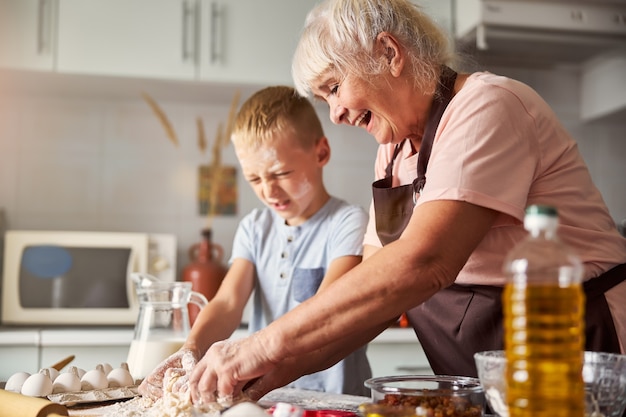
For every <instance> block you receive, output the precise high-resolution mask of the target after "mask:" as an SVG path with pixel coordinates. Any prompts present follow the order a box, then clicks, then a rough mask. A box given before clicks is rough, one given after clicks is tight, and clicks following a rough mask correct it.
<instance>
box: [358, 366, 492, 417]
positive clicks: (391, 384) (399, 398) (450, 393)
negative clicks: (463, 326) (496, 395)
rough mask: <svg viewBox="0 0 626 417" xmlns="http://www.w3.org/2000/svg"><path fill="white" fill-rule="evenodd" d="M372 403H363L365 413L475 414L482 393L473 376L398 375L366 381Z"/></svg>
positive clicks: (383, 416) (380, 416)
mask: <svg viewBox="0 0 626 417" xmlns="http://www.w3.org/2000/svg"><path fill="white" fill-rule="evenodd" d="M365 386H366V387H368V388H370V389H371V392H372V404H363V405H362V406H361V408H360V411H361V413H362V414H363V415H365V416H366V417H412V416H418V417H421V416H428V417H430V416H435V417H438V416H447V417H478V416H481V415H482V413H483V411H484V405H485V396H484V392H483V389H482V387H481V385H480V381H479V380H478V379H476V378H468V377H461V376H448V375H434V376H433V375H400V376H388V377H381V378H372V379H369V380H367V381H365Z"/></svg>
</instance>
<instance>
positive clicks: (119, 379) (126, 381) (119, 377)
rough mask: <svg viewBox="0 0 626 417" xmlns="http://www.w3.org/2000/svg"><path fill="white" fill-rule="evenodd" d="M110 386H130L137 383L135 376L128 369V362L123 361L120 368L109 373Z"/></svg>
mask: <svg viewBox="0 0 626 417" xmlns="http://www.w3.org/2000/svg"><path fill="white" fill-rule="evenodd" d="M107 380H108V381H109V387H128V386H130V385H134V384H135V380H134V379H133V376H132V375H131V374H130V372H129V371H128V364H127V363H126V362H123V363H122V364H121V365H120V367H119V368H115V369H113V370H111V372H109V373H108V375H107Z"/></svg>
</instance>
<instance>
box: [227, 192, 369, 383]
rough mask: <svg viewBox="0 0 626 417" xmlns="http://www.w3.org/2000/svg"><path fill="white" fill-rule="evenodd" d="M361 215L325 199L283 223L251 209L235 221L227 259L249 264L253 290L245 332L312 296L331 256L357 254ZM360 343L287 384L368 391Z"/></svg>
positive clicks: (362, 226)
mask: <svg viewBox="0 0 626 417" xmlns="http://www.w3.org/2000/svg"><path fill="white" fill-rule="evenodd" d="M366 226H367V213H366V212H365V211H364V210H363V209H362V208H360V207H358V206H354V205H349V204H348V203H346V202H345V201H343V200H340V199H337V198H335V197H331V198H330V199H329V200H328V202H326V204H325V205H324V206H323V207H322V208H321V209H320V210H319V211H318V212H317V213H315V214H314V215H313V216H312V217H311V218H310V219H308V220H307V221H306V222H304V223H303V224H301V225H299V226H289V225H287V224H285V220H284V219H283V218H281V217H280V216H278V215H277V214H276V213H275V212H274V211H273V210H271V209H269V208H267V207H265V208H262V209H254V210H253V211H252V212H251V213H250V214H248V215H247V216H245V217H244V218H243V220H242V221H241V222H240V223H239V227H238V228H237V233H236V234H235V240H234V243H233V253H232V258H231V260H233V259H235V258H243V259H247V260H249V261H250V262H252V263H253V264H254V265H255V268H256V275H255V287H254V288H255V291H254V296H253V297H254V300H253V310H252V317H251V319H250V324H249V331H250V332H255V331H257V330H260V329H262V328H264V327H266V326H267V325H268V324H269V323H271V322H272V321H274V320H275V319H277V318H278V317H280V316H282V315H283V314H285V313H286V312H288V311H289V310H291V309H293V308H294V307H296V306H297V305H299V304H300V303H301V302H303V301H305V300H306V299H308V298H310V297H312V296H313V295H314V294H315V293H316V292H317V289H318V288H319V286H320V284H321V282H322V280H323V279H324V275H325V274H326V270H327V269H328V267H329V265H330V263H331V262H332V261H333V260H335V259H336V258H339V257H342V256H348V255H362V253H363V234H364V233H365V228H366ZM370 377H371V370H370V366H369V362H368V360H367V356H366V346H364V347H362V348H360V349H358V350H357V351H355V352H354V353H352V354H350V355H349V356H348V357H347V358H345V359H344V360H342V361H340V362H339V363H337V364H336V365H334V366H333V367H331V368H329V369H326V370H324V371H321V372H318V373H315V374H312V375H305V376H303V377H301V378H300V379H298V380H297V381H294V382H293V383H292V384H290V385H289V386H290V387H296V388H301V389H309V390H315V391H324V392H332V393H343V394H352V395H369V393H368V390H367V389H366V388H365V387H364V386H363V382H364V381H365V380H366V379H367V378H370Z"/></svg>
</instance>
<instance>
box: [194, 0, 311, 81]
mask: <svg viewBox="0 0 626 417" xmlns="http://www.w3.org/2000/svg"><path fill="white" fill-rule="evenodd" d="M316 2H317V0H263V1H259V0H201V2H200V8H201V10H200V14H201V16H202V19H201V20H202V24H201V30H200V52H199V62H200V79H201V80H207V81H221V82H233V83H235V82H246V83H252V84H287V85H291V84H293V81H292V78H291V59H292V56H293V53H294V51H295V48H296V45H297V43H298V38H299V35H300V31H301V30H302V26H303V25H304V20H305V17H306V15H307V13H308V12H309V10H311V9H312V8H313V6H314V5H315V4H316Z"/></svg>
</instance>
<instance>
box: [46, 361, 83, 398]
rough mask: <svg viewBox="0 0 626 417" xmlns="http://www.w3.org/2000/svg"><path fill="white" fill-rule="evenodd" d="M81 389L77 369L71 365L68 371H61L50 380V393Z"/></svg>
mask: <svg viewBox="0 0 626 417" xmlns="http://www.w3.org/2000/svg"><path fill="white" fill-rule="evenodd" d="M80 390H81V383H80V378H79V377H78V369H77V368H76V367H75V366H72V367H71V368H70V369H69V371H68V372H63V373H61V374H59V376H57V377H56V379H55V380H54V381H53V382H52V393H53V394H56V393H57V392H74V391H80Z"/></svg>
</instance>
